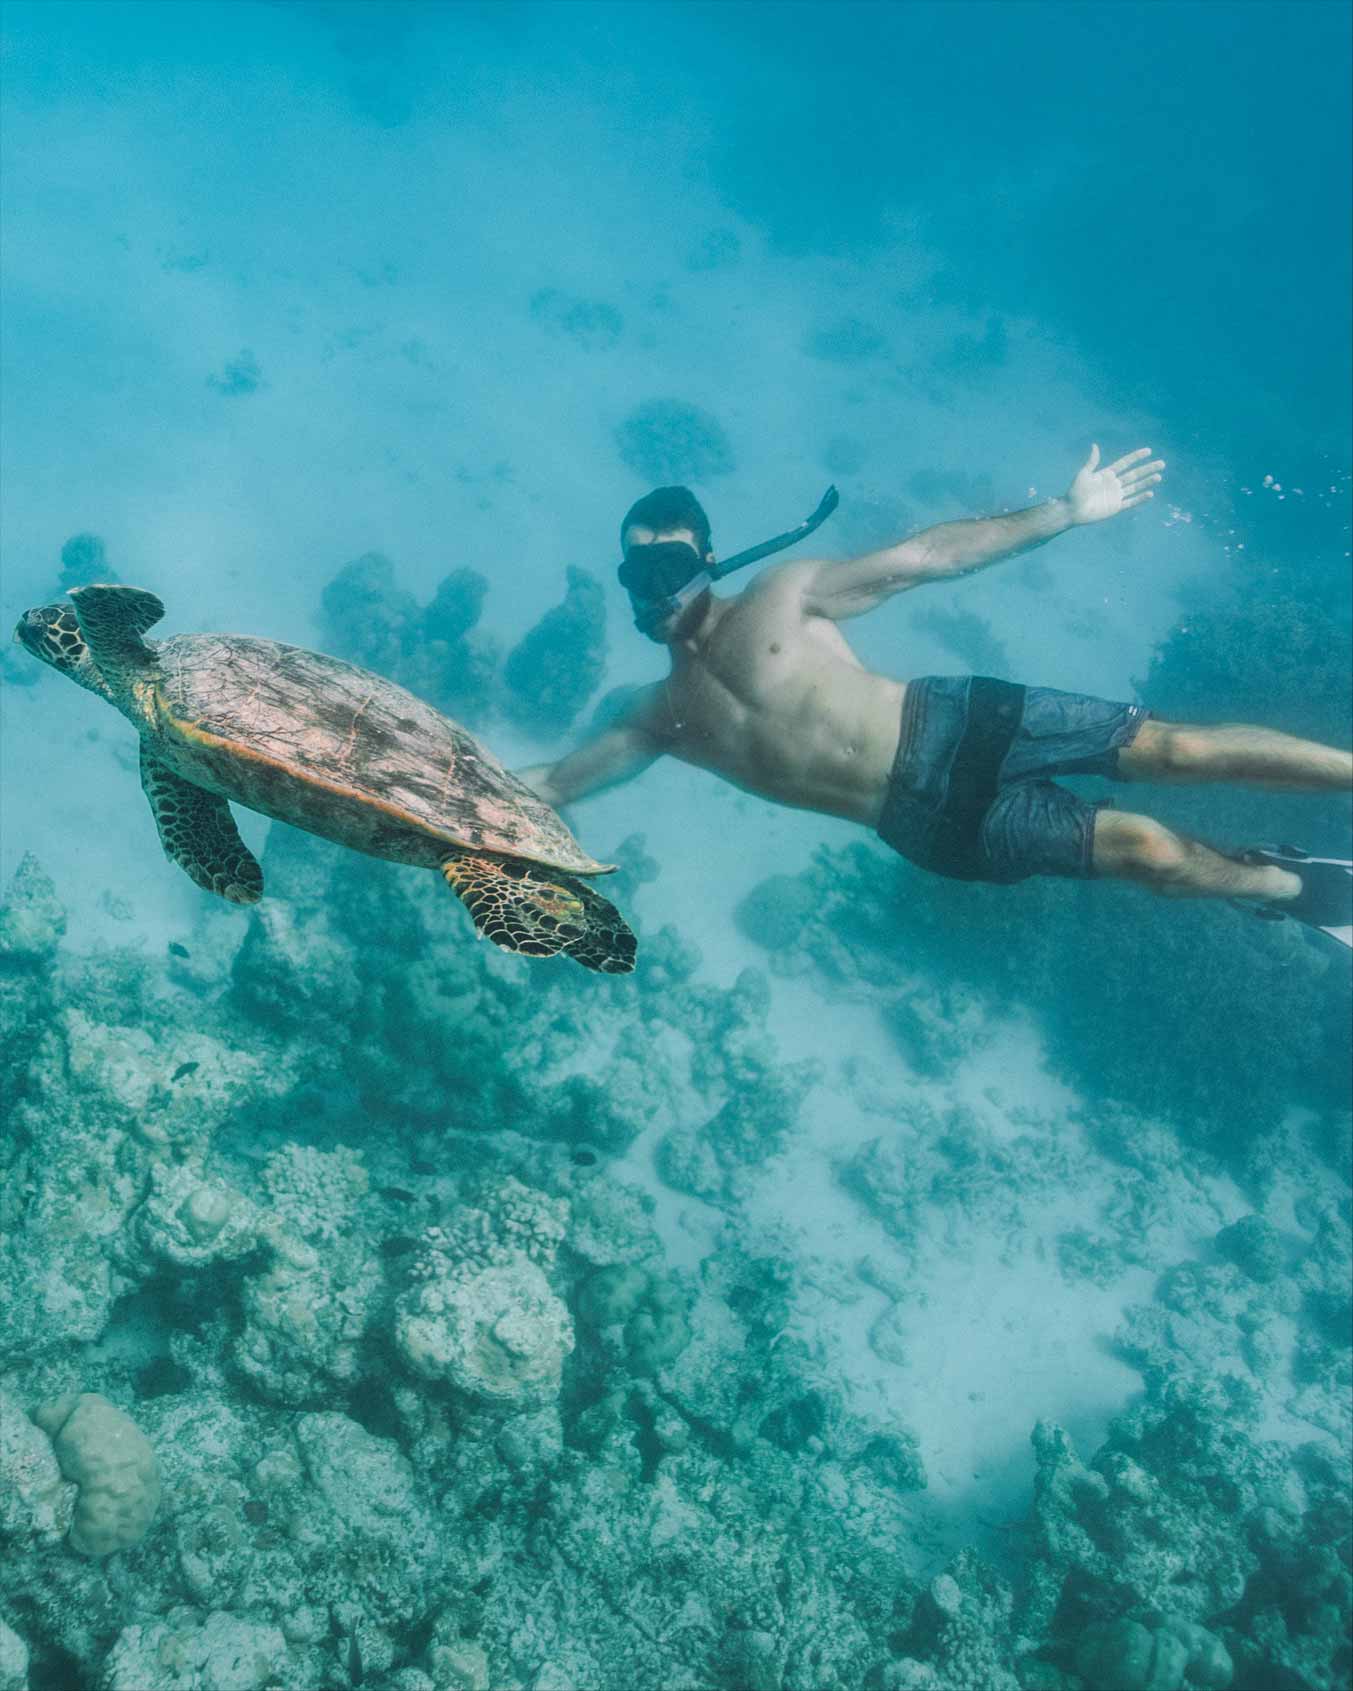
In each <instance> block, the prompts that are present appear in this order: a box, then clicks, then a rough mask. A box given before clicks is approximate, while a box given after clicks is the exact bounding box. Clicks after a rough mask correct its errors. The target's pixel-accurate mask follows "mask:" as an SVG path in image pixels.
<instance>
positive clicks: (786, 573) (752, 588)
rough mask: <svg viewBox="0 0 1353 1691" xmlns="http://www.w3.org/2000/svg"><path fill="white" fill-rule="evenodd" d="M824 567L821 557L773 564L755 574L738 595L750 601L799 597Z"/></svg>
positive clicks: (794, 559)
mask: <svg viewBox="0 0 1353 1691" xmlns="http://www.w3.org/2000/svg"><path fill="white" fill-rule="evenodd" d="M822 567H823V560H822V559H821V558H793V559H791V560H790V561H789V562H788V563H785V564H772V565H771V566H770V567H769V569H764V570H762V571H761V572H760V573H759V574H758V575H755V576H753V578H752V579H751V580H750V581H749V582H748V583H747V585H746V587H744V588H743V590H742V592H741V593H740V594H739V595H738V597H739V598H740V599H744V600H746V601H747V602H748V603H751V602H752V601H753V600H756V599H789V598H794V597H797V596H798V595H800V594H801V593H802V592H803V590H804V588H805V587H806V586H807V585H808V583H809V582H810V581H811V580H812V579H813V577H814V576H815V575H816V574H817V572H818V571H819V570H820V569H821V568H822Z"/></svg>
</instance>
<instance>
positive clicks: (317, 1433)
mask: <svg viewBox="0 0 1353 1691" xmlns="http://www.w3.org/2000/svg"><path fill="white" fill-rule="evenodd" d="M295 1436H296V1448H297V1450H298V1451H299V1453H300V1457H301V1461H302V1462H303V1463H304V1465H305V1471H306V1473H307V1475H308V1476H309V1478H310V1481H311V1483H312V1484H313V1485H314V1486H315V1488H316V1489H317V1490H318V1491H319V1492H320V1494H321V1495H322V1496H323V1497H324V1498H325V1500H326V1501H327V1502H328V1504H329V1506H330V1508H331V1509H333V1511H334V1513H335V1514H336V1515H338V1516H339V1517H340V1518H341V1519H342V1520H343V1521H344V1522H346V1523H347V1525H348V1526H349V1527H352V1528H353V1529H355V1530H356V1531H358V1532H360V1533H361V1534H362V1536H363V1537H365V1538H397V1537H399V1536H400V1535H401V1534H403V1533H404V1532H406V1531H407V1530H408V1529H409V1526H410V1524H411V1523H412V1521H413V1519H414V1517H415V1516H416V1514H417V1509H418V1506H417V1501H416V1497H415V1491H414V1478H413V1470H412V1468H411V1467H410V1466H409V1462H408V1459H407V1457H405V1456H404V1455H403V1453H402V1452H401V1451H400V1450H399V1448H398V1447H397V1446H396V1445H395V1444H394V1443H393V1442H392V1441H391V1440H390V1439H381V1438H375V1437H373V1435H372V1434H371V1433H369V1432H367V1430H366V1429H365V1428H364V1427H361V1426H359V1425H358V1424H357V1422H356V1421H352V1420H349V1418H348V1417H347V1416H346V1415H337V1414H318V1415H302V1416H299V1417H298V1418H297V1421H296V1428H295Z"/></svg>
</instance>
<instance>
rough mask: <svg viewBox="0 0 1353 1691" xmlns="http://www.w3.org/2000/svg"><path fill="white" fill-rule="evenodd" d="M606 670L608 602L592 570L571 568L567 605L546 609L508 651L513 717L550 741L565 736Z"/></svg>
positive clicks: (507, 687)
mask: <svg viewBox="0 0 1353 1691" xmlns="http://www.w3.org/2000/svg"><path fill="white" fill-rule="evenodd" d="M605 673H606V600H605V596H604V595H603V593H602V590H601V583H600V582H599V581H598V580H597V578H596V576H594V575H592V574H590V573H589V572H588V571H587V570H581V569H576V568H574V567H573V566H572V565H570V566H569V570H568V590H567V591H566V593H565V594H564V599H563V603H562V604H559V605H556V606H554V608H553V609H552V610H548V611H546V613H545V615H544V616H543V617H541V619H540V621H539V622H538V623H536V624H535V625H534V627H532V628H531V629H530V630H529V631H528V632H527V633H526V634H525V635H524V636H523V637H522V639H521V640H520V642H519V643H518V644H517V645H516V646H514V647H513V648H512V650H511V651H510V652H509V653H508V654H507V659H506V661H505V663H504V664H503V687H504V696H505V699H506V705H507V713H508V715H509V716H510V717H511V718H512V720H513V721H514V722H516V723H518V724H519V725H520V726H521V727H523V728H525V729H527V730H529V731H530V732H532V733H535V734H539V735H541V736H542V737H544V738H546V739H554V738H556V737H557V736H558V735H560V734H562V733H563V732H564V731H565V730H566V729H567V728H568V727H569V725H570V724H571V723H572V722H573V720H574V718H575V717H576V716H577V714H578V712H579V711H580V710H581V709H582V708H583V706H584V705H585V704H586V703H587V701H588V699H589V698H590V697H591V695H592V694H593V693H594V692H595V691H596V688H597V686H598V684H599V683H600V681H601V678H602V676H603V675H604V674H605Z"/></svg>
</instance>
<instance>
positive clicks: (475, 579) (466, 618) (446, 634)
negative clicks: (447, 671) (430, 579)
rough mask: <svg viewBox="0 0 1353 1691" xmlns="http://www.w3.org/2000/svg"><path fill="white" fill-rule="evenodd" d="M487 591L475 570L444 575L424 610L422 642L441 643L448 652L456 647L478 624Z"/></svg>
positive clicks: (485, 577)
mask: <svg viewBox="0 0 1353 1691" xmlns="http://www.w3.org/2000/svg"><path fill="white" fill-rule="evenodd" d="M488 590H489V578H488V577H487V576H486V575H481V574H480V573H479V571H478V570H470V569H460V570H452V571H451V572H450V574H448V575H444V576H443V577H442V579H441V580H440V581H439V582H438V583H437V591H436V592H435V593H434V594H433V595H432V598H431V599H430V600H429V601H428V603H427V604H426V606H424V608H423V613H422V619H421V626H422V633H423V638H424V639H425V640H435V641H440V642H441V643H442V644H443V645H444V646H445V647H446V648H447V649H448V650H450V649H451V648H452V647H456V646H459V645H460V643H461V641H463V640H464V639H465V637H466V635H467V634H469V632H470V630H471V629H472V628H474V626H475V625H476V624H477V623H478V621H479V618H480V614H481V613H482V611H483V609H484V597H485V595H486V594H487V593H488Z"/></svg>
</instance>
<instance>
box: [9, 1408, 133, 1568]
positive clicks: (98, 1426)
mask: <svg viewBox="0 0 1353 1691" xmlns="http://www.w3.org/2000/svg"><path fill="white" fill-rule="evenodd" d="M33 1420H34V1421H35V1422H36V1423H37V1425H38V1426H39V1427H41V1428H42V1430H43V1432H45V1433H46V1434H47V1436H48V1437H49V1438H50V1439H51V1441H52V1448H53V1450H54V1451H55V1453H56V1460H57V1462H58V1464H59V1465H60V1468H61V1472H62V1474H63V1475H64V1476H65V1478H66V1479H68V1480H73V1481H74V1482H75V1484H76V1486H77V1487H78V1488H79V1490H78V1492H77V1495H76V1498H75V1511H74V1515H73V1517H72V1520H71V1526H70V1543H71V1545H72V1546H73V1548H74V1549H76V1550H78V1551H80V1553H81V1554H82V1555H85V1556H111V1555H113V1554H114V1552H116V1551H118V1550H129V1549H130V1548H131V1547H132V1546H133V1545H134V1544H139V1543H140V1542H141V1540H142V1539H143V1538H144V1537H145V1536H146V1533H147V1532H148V1531H149V1530H150V1523H151V1521H152V1520H153V1519H154V1518H155V1511H156V1510H157V1509H158V1508H159V1506H160V1473H159V1468H158V1465H157V1464H156V1461H155V1452H154V1450H152V1449H151V1445H150V1441H149V1439H147V1438H146V1436H145V1434H144V1433H143V1432H142V1431H141V1429H140V1428H139V1427H138V1426H137V1425H136V1423H135V1422H134V1421H133V1420H132V1419H131V1417H130V1416H128V1415H124V1414H123V1412H122V1411H121V1410H120V1409H118V1408H116V1407H115V1406H114V1405H113V1404H111V1403H109V1401H108V1399H107V1398H105V1397H100V1396H99V1394H98V1393H97V1392H67V1393H66V1394H65V1396H64V1397H59V1398H54V1399H52V1401H51V1402H50V1403H44V1404H42V1405H41V1407H39V1408H38V1409H35V1410H34V1411H33Z"/></svg>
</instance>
